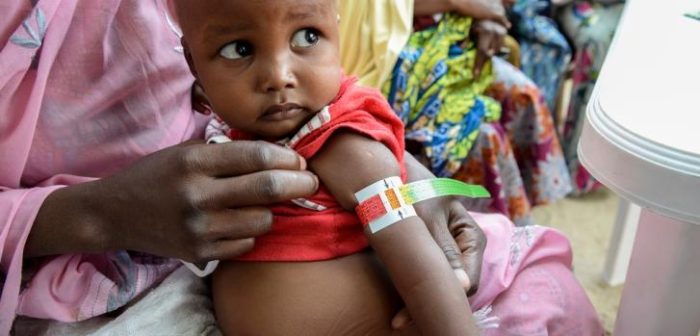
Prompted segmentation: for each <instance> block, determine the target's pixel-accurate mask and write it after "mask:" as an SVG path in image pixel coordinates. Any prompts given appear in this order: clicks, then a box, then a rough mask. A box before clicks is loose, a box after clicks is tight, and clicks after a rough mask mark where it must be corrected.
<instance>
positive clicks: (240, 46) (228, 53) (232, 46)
mask: <svg viewBox="0 0 700 336" xmlns="http://www.w3.org/2000/svg"><path fill="white" fill-rule="evenodd" d="M252 53H253V46H251V45H250V43H247V42H231V43H229V44H227V45H225V46H224V47H223V48H221V50H219V56H221V57H223V58H226V59H230V60H234V59H239V58H243V57H246V56H250V54H252Z"/></svg>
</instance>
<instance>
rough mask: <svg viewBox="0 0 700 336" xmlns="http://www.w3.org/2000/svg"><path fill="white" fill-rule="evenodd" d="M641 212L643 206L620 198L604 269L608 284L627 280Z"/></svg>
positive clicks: (616, 283)
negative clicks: (640, 206)
mask: <svg viewBox="0 0 700 336" xmlns="http://www.w3.org/2000/svg"><path fill="white" fill-rule="evenodd" d="M640 212H641V208H639V206H638V205H636V204H632V203H630V202H629V201H628V200H626V199H624V198H620V205H619V207H618V209H617V218H616V219H615V227H614V229H613V232H612V236H611V237H610V245H608V255H607V256H606V257H605V269H603V281H604V282H605V283H606V284H607V285H608V286H617V285H620V284H622V283H623V282H625V276H626V274H627V267H628V266H629V263H630V256H631V255H632V246H633V245H634V235H635V233H636V232H637V224H638V223H639V214H640Z"/></svg>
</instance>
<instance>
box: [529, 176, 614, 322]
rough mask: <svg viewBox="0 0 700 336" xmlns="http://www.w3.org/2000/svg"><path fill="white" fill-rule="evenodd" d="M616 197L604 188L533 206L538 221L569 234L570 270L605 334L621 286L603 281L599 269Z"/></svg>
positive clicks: (609, 231) (611, 320)
mask: <svg viewBox="0 0 700 336" xmlns="http://www.w3.org/2000/svg"><path fill="white" fill-rule="evenodd" d="M618 201H619V199H618V197H617V196H615V194H613V193H612V192H610V191H609V190H606V189H604V190H599V191H596V192H593V193H590V194H588V195H585V196H581V197H570V198H566V199H563V200H561V201H558V202H556V203H554V204H551V205H546V206H540V207H536V208H535V209H534V210H533V212H534V217H535V221H536V222H537V223H538V224H540V225H546V226H550V227H554V228H557V229H559V230H561V231H562V232H564V233H565V234H566V235H567V236H568V237H569V240H570V241H571V245H572V247H573V251H574V273H575V274H576V277H577V278H578V279H579V281H580V282H581V284H582V285H583V287H584V288H585V289H586V292H587V293H588V295H589V297H590V299H591V302H592V303H593V305H594V306H595V308H596V310H597V311H598V314H599V315H600V318H601V320H602V322H603V326H604V327H605V330H606V331H607V333H608V334H611V331H612V330H613V326H614V324H615V314H616V313H617V307H618V304H619V301H620V295H621V294H622V286H615V287H609V286H607V285H605V284H603V283H602V281H601V272H602V270H603V265H604V263H605V255H606V253H607V249H608V243H609V241H610V234H611V232H612V227H613V221H614V220H615V215H616V213H617V206H618Z"/></svg>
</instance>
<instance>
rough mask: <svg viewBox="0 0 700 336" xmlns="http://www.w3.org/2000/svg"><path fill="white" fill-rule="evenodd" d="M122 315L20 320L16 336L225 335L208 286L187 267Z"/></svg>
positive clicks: (127, 307) (16, 322)
mask: <svg viewBox="0 0 700 336" xmlns="http://www.w3.org/2000/svg"><path fill="white" fill-rule="evenodd" d="M119 312H120V313H119V315H117V316H116V317H114V316H113V315H112V314H110V316H99V317H95V318H92V319H89V320H85V321H82V322H74V323H63V322H56V321H48V320H37V319H31V318H26V317H18V318H17V319H16V321H15V324H14V326H13V335H18V336H20V335H32V336H34V335H94V336H102V335H104V336H107V335H213V336H216V335H221V332H220V331H219V329H218V328H217V327H216V320H215V318H214V313H213V310H212V301H211V299H210V298H209V290H208V288H207V285H206V282H205V281H204V280H203V279H202V278H198V277H197V276H195V275H194V274H193V273H192V272H190V271H189V270H188V269H187V268H185V267H180V268H178V269H177V270H175V271H174V272H173V273H171V274H170V275H169V276H168V277H167V278H165V280H163V282H161V283H160V284H159V285H158V286H156V287H155V288H153V289H152V290H150V291H148V292H147V293H146V294H145V295H144V296H143V297H141V298H140V299H139V300H138V301H136V302H134V303H132V304H130V305H128V306H126V307H125V308H124V309H121V310H119Z"/></svg>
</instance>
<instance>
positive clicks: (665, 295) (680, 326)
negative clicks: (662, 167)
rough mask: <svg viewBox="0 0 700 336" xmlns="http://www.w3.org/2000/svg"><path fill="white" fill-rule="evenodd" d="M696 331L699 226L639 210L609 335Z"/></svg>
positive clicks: (699, 322)
mask: <svg viewBox="0 0 700 336" xmlns="http://www.w3.org/2000/svg"><path fill="white" fill-rule="evenodd" d="M699 330H700V224H694V223H689V222H684V221H680V220H675V219H672V218H668V217H665V216H662V215H659V214H656V213H654V212H652V211H650V210H648V209H642V213H641V216H640V220H639V228H638V230H637V236H636V239H635V242H634V248H633V250H632V258H631V260H630V266H629V270H628V273H627V280H626V282H625V287H624V289H623V292H622V301H621V302H620V308H619V310H618V314H617V322H616V324H615V332H614V335H616V336H632V335H633V336H645V335H674V336H686V335H687V336H695V335H697V333H698V331H699Z"/></svg>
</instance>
